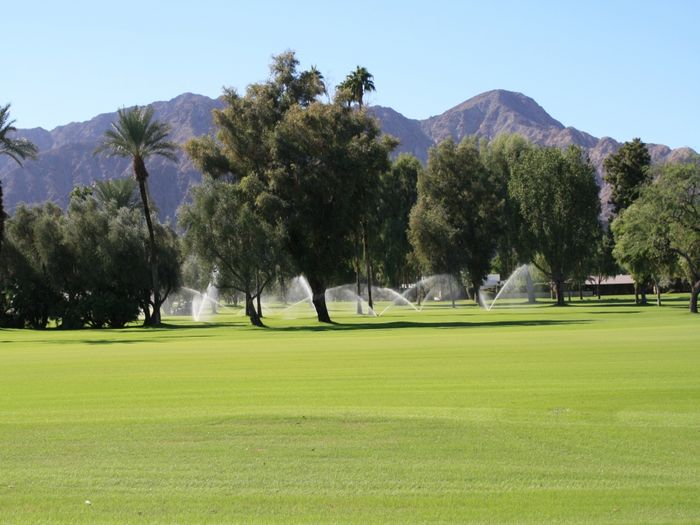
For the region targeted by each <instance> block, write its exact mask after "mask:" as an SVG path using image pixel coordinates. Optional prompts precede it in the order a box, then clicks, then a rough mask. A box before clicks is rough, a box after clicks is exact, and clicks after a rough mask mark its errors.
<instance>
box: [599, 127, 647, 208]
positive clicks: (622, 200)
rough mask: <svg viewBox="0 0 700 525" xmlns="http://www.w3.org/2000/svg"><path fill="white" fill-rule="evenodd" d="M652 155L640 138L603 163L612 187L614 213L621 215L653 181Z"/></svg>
mask: <svg viewBox="0 0 700 525" xmlns="http://www.w3.org/2000/svg"><path fill="white" fill-rule="evenodd" d="M650 166H651V155H650V154H649V150H648V149H647V145H646V144H644V142H642V141H641V139H639V138H635V139H634V140H632V142H625V143H624V144H623V145H622V147H620V149H619V150H617V152H616V153H612V154H610V155H608V157H607V158H606V159H605V161H604V162H603V167H604V168H605V181H606V182H607V183H608V184H610V186H611V187H612V194H611V195H610V203H611V204H612V206H613V213H614V214H616V215H617V214H619V213H620V212H621V211H622V210H624V209H625V208H627V207H628V206H629V205H630V204H632V203H633V202H634V201H635V200H636V199H637V198H638V197H639V194H640V192H641V190H642V188H644V186H646V185H647V184H649V182H650V181H651V176H650V173H649V168H650Z"/></svg>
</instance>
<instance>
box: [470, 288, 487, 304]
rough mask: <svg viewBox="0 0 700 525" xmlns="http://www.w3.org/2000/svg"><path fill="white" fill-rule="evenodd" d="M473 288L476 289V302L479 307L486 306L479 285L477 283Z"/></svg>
mask: <svg viewBox="0 0 700 525" xmlns="http://www.w3.org/2000/svg"><path fill="white" fill-rule="evenodd" d="M472 286H473V287H474V302H475V303H476V305H477V306H479V307H481V306H484V304H483V303H482V302H481V294H480V293H479V285H478V284H477V283H476V282H475V283H473V284H472Z"/></svg>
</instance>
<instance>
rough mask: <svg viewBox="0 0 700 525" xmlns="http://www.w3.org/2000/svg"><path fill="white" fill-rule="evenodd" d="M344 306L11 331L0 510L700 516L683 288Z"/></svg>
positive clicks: (390, 519) (0, 441) (164, 516)
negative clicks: (600, 296)
mask: <svg viewBox="0 0 700 525" xmlns="http://www.w3.org/2000/svg"><path fill="white" fill-rule="evenodd" d="M351 310H352V305H350V308H349V309H348V311H351ZM335 314H336V315H335V317H336V320H337V321H339V322H340V323H341V324H339V325H336V326H332V327H322V326H319V325H318V324H317V323H316V322H315V321H313V319H312V318H311V317H308V316H307V317H304V318H301V319H297V320H290V319H285V316H283V315H281V314H277V315H276V316H274V317H269V318H266V319H265V321H266V322H267V323H268V324H269V325H270V328H268V329H266V330H261V329H253V328H250V327H248V326H247V321H246V319H245V318H243V317H239V316H236V315H235V314H234V313H232V312H230V311H226V310H224V311H222V313H221V314H220V315H219V316H217V317H216V318H215V319H214V321H215V322H214V323H210V324H204V323H194V322H191V321H189V320H184V319H169V320H168V322H169V323H171V326H170V327H168V328H164V329H142V328H137V327H134V328H127V329H124V330H82V331H57V330H46V331H28V330H26V331H18V330H0V523H3V524H5V523H7V524H19V523H31V524H42V523H46V524H48V523H51V524H54V523H66V524H76V523H90V524H92V523H180V524H183V523H258V522H259V523H273V522H274V523H319V522H334V523H362V524H365V523H467V522H473V523H499V524H500V523H519V524H521V523H532V524H536V523H543V522H556V523H629V524H639V523H700V337H699V336H700V316H693V315H690V314H688V313H686V301H685V300H681V299H679V300H677V301H670V302H667V303H666V306H663V307H661V308H658V307H655V306H648V307H636V306H634V305H631V304H630V303H629V302H627V303H621V302H615V301H609V302H605V301H604V302H602V303H598V302H596V301H595V300H589V301H584V302H582V303H579V302H578V301H576V300H574V302H573V303H572V306H568V307H566V308H554V307H551V306H549V305H546V304H545V305H540V306H536V307H529V308H510V309H494V310H493V311H491V312H485V311H483V310H478V309H476V308H475V307H472V306H462V307H460V308H458V309H456V310H452V309H451V308H449V307H447V306H446V305H430V306H429V307H427V308H426V309H425V310H424V311H422V312H415V311H411V310H406V309H392V310H390V311H388V312H387V313H386V314H385V316H383V317H380V318H360V317H356V316H353V315H350V314H343V313H342V312H335ZM88 502H89V503H88Z"/></svg>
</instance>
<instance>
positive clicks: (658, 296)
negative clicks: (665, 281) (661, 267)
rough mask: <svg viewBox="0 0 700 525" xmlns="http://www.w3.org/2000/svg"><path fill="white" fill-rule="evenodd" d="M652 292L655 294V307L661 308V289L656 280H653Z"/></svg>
mask: <svg viewBox="0 0 700 525" xmlns="http://www.w3.org/2000/svg"><path fill="white" fill-rule="evenodd" d="M654 292H655V293H656V306H661V288H660V287H659V282H658V281H657V280H656V279H654Z"/></svg>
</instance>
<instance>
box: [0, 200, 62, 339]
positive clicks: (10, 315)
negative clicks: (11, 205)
mask: <svg viewBox="0 0 700 525" xmlns="http://www.w3.org/2000/svg"><path fill="white" fill-rule="evenodd" d="M63 220H64V218H63V215H62V211H61V209H60V208H59V207H58V206H56V205H55V204H52V203H46V204H43V205H41V206H36V207H33V208H29V207H26V206H24V205H20V206H18V208H17V209H16V210H15V213H14V215H13V217H12V218H11V219H10V220H8V221H7V228H6V230H7V231H6V246H5V249H4V250H3V253H2V259H3V261H2V266H3V271H2V276H3V281H4V282H3V284H2V293H0V298H1V299H2V303H3V304H2V312H0V317H2V319H1V320H0V324H2V325H5V326H13V327H17V328H24V327H32V328H35V329H41V328H45V327H46V326H47V324H48V322H49V320H50V319H51V318H55V317H57V316H59V315H60V312H61V310H62V306H63V303H64V301H65V298H64V296H63V294H62V287H61V285H60V283H61V281H62V280H63V279H64V278H65V276H66V274H67V273H69V272H71V271H72V269H73V261H72V260H70V258H69V257H66V250H65V245H64V243H63V242H62V239H61V238H60V232H61V228H62V223H63Z"/></svg>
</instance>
